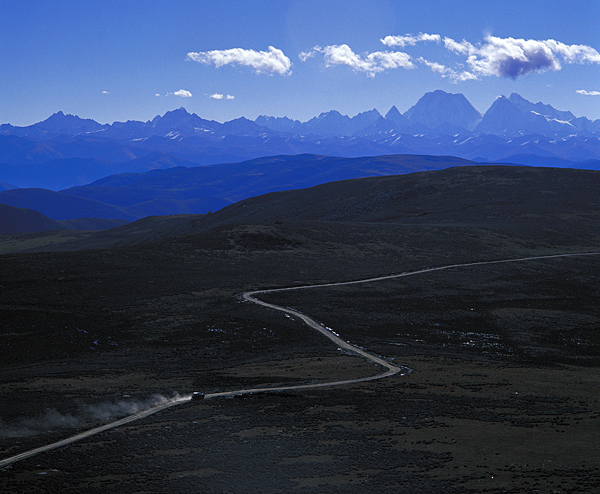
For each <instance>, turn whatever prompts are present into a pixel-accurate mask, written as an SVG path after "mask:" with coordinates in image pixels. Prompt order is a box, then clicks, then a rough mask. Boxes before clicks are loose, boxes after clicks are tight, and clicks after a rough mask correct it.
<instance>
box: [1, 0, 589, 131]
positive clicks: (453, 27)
mask: <svg viewBox="0 0 600 494" xmlns="http://www.w3.org/2000/svg"><path fill="white" fill-rule="evenodd" d="M0 9H1V10H0V12H1V13H2V15H1V16H0V67H2V75H1V76H0V94H1V95H2V96H1V99H0V102H1V105H0V123H7V122H8V123H12V124H14V125H29V124H32V123H34V122H37V121H40V120H43V119H45V118H47V117H48V116H49V115H51V114H52V113H54V112H57V111H59V110H62V111H64V112H65V113H72V114H77V115H79V116H81V117H85V118H93V119H95V120H97V121H99V122H101V123H107V122H108V123H112V122H113V121H116V120H128V119H135V120H148V119H151V118H153V117H154V116H155V115H157V114H163V113H165V112H166V111H168V110H171V109H174V108H179V107H180V106H184V107H185V108H186V109H187V110H188V111H190V112H195V113H197V114H198V115H200V116H201V117H203V118H207V119H214V120H218V121H221V122H222V121H226V120H231V119H233V118H237V117H240V116H246V117H248V118H251V119H254V118H256V117H257V116H258V115H261V114H266V115H274V116H283V115H286V116H289V117H292V118H296V119H300V120H308V119H309V118H311V117H313V116H315V115H318V114H319V113H321V112H324V111H329V110H332V109H335V110H338V111H340V112H341V113H344V114H348V115H351V116H352V115H355V114H356V113H359V112H361V111H365V110H369V109H372V108H377V109H378V110H379V111H380V112H382V113H385V112H387V111H388V110H389V108H390V107H391V106H392V105H396V106H397V107H398V109H399V110H400V111H402V112H403V111H405V110H407V109H408V108H409V107H410V106H412V105H413V104H414V103H415V102H416V101H417V100H418V98H420V97H421V96H422V95H423V94H424V93H425V92H427V91H433V90H436V89H443V90H445V91H448V92H452V93H458V92H460V93H463V94H464V95H465V96H466V97H467V98H468V99H469V101H471V103H472V104H473V105H474V106H475V107H476V108H477V109H478V110H479V111H482V112H483V111H485V110H486V109H487V108H488V107H489V105H491V103H492V102H493V101H494V99H495V98H496V97H497V96H498V95H500V94H504V95H506V96H508V95H509V94H510V93H512V92H517V93H519V94H521V95H522V96H523V97H525V98H527V99H529V100H531V101H534V102H537V101H543V102H544V103H548V104H551V105H552V106H554V107H556V108H558V109H561V110H571V111H572V112H573V113H574V114H575V115H576V116H587V117H589V118H592V119H597V118H600V54H599V53H598V52H599V51H600V29H599V28H598V27H599V26H600V2H598V1H597V0H587V1H586V0H582V1H578V0H573V1H571V2H565V1H553V0H546V1H535V2H528V1H526V0H520V1H502V2H496V1H484V0H479V1H460V0H455V1H453V2H448V1H427V0H421V1H418V2H417V1H410V2H409V1H379V0H371V1H369V2H366V1H364V2H363V1H361V2H359V1H341V0H339V1H338V0H331V1H328V0H318V1H317V0H293V1H266V0H265V1H260V0H258V1H241V0H238V1H228V0H225V1H224V0H220V1H218V2H217V1H201V0H196V1H194V0H187V1H175V0H171V1H153V0H127V1H118V0H103V1H91V0H77V1H61V0H55V1H52V2H46V1H42V0H39V1H30V0H2V1H1V2H0ZM269 47H272V48H269ZM234 49H237V50H234ZM232 50H233V51H232ZM578 91H579V92H578ZM595 93H598V94H595Z"/></svg>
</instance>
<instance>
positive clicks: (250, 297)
mask: <svg viewBox="0 0 600 494" xmlns="http://www.w3.org/2000/svg"><path fill="white" fill-rule="evenodd" d="M594 255H600V252H584V253H575V254H552V255H546V256H528V257H519V258H514V259H500V260H495V261H478V262H470V263H460V264H448V265H445V266H438V267H432V268H426V269H420V270H418V271H410V272H406V273H400V274H391V275H385V276H378V277H375V278H366V279H362V280H354V281H343V282H337V283H322V284H319V285H302V286H294V287H289V288H274V289H267V290H254V291H249V292H244V293H243V295H242V296H243V297H244V299H245V300H247V301H249V302H253V303H255V304H258V305H261V306H263V307H267V308H269V309H274V310H278V311H280V312H284V313H286V314H289V315H292V316H294V317H298V318H300V319H301V320H302V321H304V323H305V324H306V325H307V326H309V327H310V328H312V329H315V330H317V331H319V332H320V333H321V334H323V335H324V336H325V337H327V338H329V339H330V340H331V341H332V342H333V343H335V344H336V345H337V346H338V347H339V348H343V349H344V350H346V351H350V352H353V353H356V354H358V355H361V356H362V357H364V358H366V359H367V360H369V361H370V362H373V363H374V364H377V365H380V366H382V367H384V368H385V369H386V370H385V371H384V372H383V373H380V374H376V375H373V376H369V377H362V378H357V379H346V380H342V381H329V382H321V383H315V384H299V385H295V386H280V387H270V388H269V387H266V388H247V389H238V390H234V391H221V392H217V393H207V394H206V395H205V399H210V398H217V397H224V396H234V395H242V394H251V393H264V392H274V391H292V390H301V389H312V388H323V387H331V386H341V385H346V384H356V383H361V382H366V381H373V380H376V379H383V378H386V377H390V376H393V375H395V374H398V373H403V374H406V373H408V372H410V371H411V369H409V368H408V367H402V366H400V367H399V366H396V365H394V364H391V363H390V362H387V361H386V360H384V359H382V358H381V357H378V356H376V355H372V354H370V353H369V352H367V351H365V350H363V349H362V348H358V347H356V346H354V345H352V344H350V343H348V342H346V341H344V340H343V339H342V338H340V337H339V336H338V335H337V334H336V333H334V332H333V331H332V330H331V329H329V328H326V327H325V326H323V325H322V324H320V323H318V322H316V321H315V320H314V319H312V318H310V317H308V316H307V315H305V314H302V313H301V312H298V311H296V310H294V309H289V308H285V307H280V306H278V305H275V304H270V303H268V302H263V301H262V300H260V299H258V298H256V296H257V295H260V294H267V293H275V292H283V291H292V290H306V289H309V288H322V287H334V286H345V285H357V284H360V283H371V282H377V281H383V280H391V279H395V278H403V277H406V276H414V275H418V274H424V273H431V272H434V271H442V270H446V269H453V268H461V267H472V266H484V265H490V264H502V263H510V262H524V261H537V260H543V259H555V258H563V257H578V256H594ZM191 399H192V395H191V394H189V395H185V396H180V397H177V398H173V399H171V400H168V401H166V402H164V403H160V404H159V405H156V406H153V407H151V408H148V409H147V410H143V411H141V412H138V413H135V414H132V415H128V416H127V417H124V418H122V419H119V420H116V421H114V422H111V423H109V424H105V425H102V426H100V427H96V428H94V429H89V430H87V431H84V432H81V433H79V434H76V435H74V436H71V437H68V438H66V439H63V440H61V441H57V442H55V443H52V444H47V445H45V446H41V447H39V448H35V449H32V450H29V451H25V452H23V453H20V454H18V455H15V456H11V457H10V458H6V459H4V460H0V468H4V467H7V466H9V465H11V464H13V463H16V462H18V461H21V460H24V459H26V458H30V457H32V456H35V455H38V454H40V453H45V452H48V451H51V450H53V449H56V448H60V447H62V446H66V445H68V444H72V443H74V442H76V441H79V440H81V439H85V438H87V437H90V436H93V435H95V434H99V433H101V432H104V431H107V430H110V429H114V428H116V427H120V426H122V425H125V424H128V423H131V422H134V421H136V420H140V419H143V418H146V417H148V416H150V415H153V414H155V413H157V412H161V411H163V410H167V409H169V408H171V407H174V406H177V405H181V404H183V403H187V402H189V401H190V400H191Z"/></svg>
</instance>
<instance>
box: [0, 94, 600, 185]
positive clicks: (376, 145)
mask: <svg viewBox="0 0 600 494" xmlns="http://www.w3.org/2000/svg"><path fill="white" fill-rule="evenodd" d="M306 153H309V154H319V155H330V156H342V157H359V156H376V155H389V154H428V155H438V156H457V157H461V158H465V159H470V160H475V161H479V162H482V161H487V162H511V163H518V164H526V165H545V166H573V167H584V168H585V167H590V166H592V167H593V166H595V165H590V164H585V163H584V164H581V163H580V162H585V161H588V160H598V159H600V120H595V121H591V120H589V119H587V118H585V117H579V118H577V117H575V116H574V115H573V114H572V113H571V112H568V111H561V110H556V109H554V108H553V107H552V106H550V105H546V104H543V103H532V102H529V101H527V100H526V99H524V98H522V97H521V96H519V95H518V94H511V95H510V96H509V97H508V98H506V97H504V96H501V97H499V98H497V99H496V101H495V102H494V103H493V104H492V105H491V107H490V108H489V109H488V110H487V111H486V112H485V113H484V114H480V113H479V112H478V111H477V110H476V109H475V108H474V107H473V106H472V105H471V104H470V103H469V101H468V100H467V99H466V98H465V97H464V96H463V95H462V94H449V93H446V92H444V91H434V92H431V93H426V94H425V95H424V96H423V97H422V98H421V99H420V100H419V101H418V102H417V103H416V104H415V105H414V106H412V107H411V108H409V109H408V110H407V111H406V112H405V113H404V114H402V113H400V112H399V111H398V109H397V108H396V107H395V106H394V107H392V108H391V109H390V110H389V111H388V112H387V113H386V114H385V116H383V115H382V114H381V113H379V111H377V110H376V109H373V110H370V111H366V112H363V113H360V114H358V115H355V116H353V117H348V116H346V115H342V114H340V113H339V112H337V111H329V112H326V113H322V114H320V115H319V116H317V117H314V118H312V119H310V120H308V121H306V122H300V121H298V120H292V119H290V118H287V117H272V116H264V115H263V116H259V117H258V118H257V119H256V120H255V121H251V120H248V119H246V118H243V117H242V118H238V119H235V120H231V121H229V122H225V123H219V122H216V121H213V120H206V119H203V118H201V117H199V116H198V115H196V114H194V113H188V112H187V111H186V110H185V109H184V108H179V109H177V110H173V111H169V112H167V113H165V114H164V115H162V116H156V117H155V118H153V119H152V120H149V121H147V122H139V121H127V122H114V123H113V124H110V125H109V124H105V125H102V124H100V123H98V122H95V121H94V120H91V119H82V118H79V117H77V116H74V115H65V114H64V113H62V112H58V113H55V114H54V115H52V116H50V117H49V118H48V119H46V120H44V121H43V122H39V123H36V124H33V125H30V126H26V127H16V126H13V125H10V124H3V125H0V182H3V183H4V184H3V188H7V184H12V185H8V187H11V186H14V187H43V188H48V189H52V190H60V189H63V188H66V187H69V186H73V185H84V184H87V183H90V182H91V181H94V180H97V179H100V178H103V177H105V176H107V175H111V174H115V173H129V172H144V171H148V170H153V169H164V168H170V167H173V166H198V165H208V164H216V163H228V162H230V163H232V162H240V161H243V160H248V159H253V158H258V157H263V156H276V155H296V154H306Z"/></svg>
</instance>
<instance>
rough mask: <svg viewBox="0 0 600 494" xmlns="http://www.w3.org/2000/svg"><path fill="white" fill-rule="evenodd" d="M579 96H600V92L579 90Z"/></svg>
mask: <svg viewBox="0 0 600 494" xmlns="http://www.w3.org/2000/svg"><path fill="white" fill-rule="evenodd" d="M577 94H583V95H584V96H600V91H586V90H585V89H578V90H577Z"/></svg>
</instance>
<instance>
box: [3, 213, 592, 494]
mask: <svg viewBox="0 0 600 494" xmlns="http://www.w3.org/2000/svg"><path fill="white" fill-rule="evenodd" d="M572 219H573V220H572V221H571V220H569V221H566V222H565V223H561V222H560V221H558V220H556V221H555V220H552V221H550V222H548V223H547V224H543V222H541V220H540V218H539V217H535V218H533V219H532V220H531V221H530V222H529V223H528V222H527V220H526V218H525V219H523V218H521V220H520V221H519V222H505V223H503V224H498V225H499V226H498V225H496V226H495V227H494V226H493V225H492V226H490V225H487V226H486V225H485V224H483V223H479V224H468V223H465V222H462V223H460V224H458V223H456V222H454V223H452V222H446V223H439V224H434V223H433V222H430V224H426V225H418V224H414V222H413V224H408V223H407V224H392V223H390V224H387V223H378V224H371V223H361V222H355V223H349V222H346V223H343V222H322V221H299V222H292V221H287V220H285V221H283V222H276V223H275V222H273V223H268V224H262V225H229V226H228V225H224V226H221V227H218V228H216V229H213V230H210V232H205V233H199V234H194V235H191V236H178V237H175V238H171V239H163V240H161V241H158V242H155V243H148V244H143V245H139V246H132V247H124V248H112V249H106V250H96V251H91V250H90V251H80V252H69V253H60V252H56V253H38V254H13V255H5V256H2V257H0V285H1V286H0V362H1V364H0V369H1V375H2V379H1V380H0V404H1V405H0V418H1V421H2V422H1V423H0V457H2V458H5V457H8V456H11V455H14V454H17V453H19V452H21V451H25V450H28V449H30V448H33V447H37V446H40V445H43V444H47V443H49V442H52V441H56V440H59V439H62V438H64V437H66V436H69V435H72V434H74V433H75V432H77V431H79V430H85V429H87V428H90V427H93V426H96V425H99V424H101V423H104V422H106V421H108V420H112V419H113V418H114V417H117V416H122V415H123V414H124V413H126V412H128V411H129V412H130V411H132V410H134V409H138V408H140V407H143V406H144V404H146V403H147V402H148V401H149V400H150V401H152V400H156V399H157V398H152V396H153V395H155V394H161V395H164V396H166V397H170V396H172V395H173V393H175V392H179V393H189V392H192V391H198V390H199V391H205V392H211V391H225V390H234V389H239V388H243V387H250V386H252V385H260V386H263V385H277V384H296V383H309V382H318V381H323V380H331V379H341V378H351V377H359V376H366V375H372V374H374V373H376V372H377V371H378V369H376V368H375V367H374V366H373V365H371V364H368V363H366V362H365V361H364V360H362V359H361V358H359V357H356V356H351V355H346V354H344V353H342V352H340V351H338V350H337V349H336V348H335V346H333V345H331V343H330V342H329V341H328V340H326V339H325V338H323V337H322V336H320V335H318V334H315V333H314V332H312V331H311V330H309V329H307V328H306V327H305V326H303V325H301V324H300V322H299V321H295V320H293V319H292V318H288V317H286V316H285V315H283V314H280V313H276V312H274V311H273V312H271V311H269V310H267V309H264V308H262V307H258V306H255V305H252V304H250V303H248V302H243V301H242V299H241V297H240V293H241V292H242V291H244V290H248V289H257V288H267V287H278V286H293V285H295V284H298V283H322V282H327V281H343V280H351V279H361V278H367V277H372V276H377V275H382V274H388V273H401V272H406V271H411V270H416V269H422V268H426V267H432V266H441V265H446V264H452V263H456V262H472V261H479V260H492V259H503V258H516V257H523V256H526V255H548V254H554V253H566V252H589V251H595V250H600V249H599V248H598V247H597V246H598V245H600V227H599V226H597V225H598V223H597V222H595V221H588V220H586V219H585V218H583V217H579V216H577V217H575V216H573V218H572ZM32 241H33V240H32ZM28 242H29V240H28ZM598 279H600V256H587V257H577V258H568V259H567V258H565V259H554V260H541V261H532V262H527V263H525V262H522V263H510V264H497V265H490V266H478V267H470V268H458V269H454V270H447V271H440V272H437V273H428V274H423V275H418V276H414V277H407V278H401V279H397V280H392V281H385V282H378V283H373V284H365V285H354V286H348V287H338V288H318V289H313V290H303V291H296V292H286V293H280V294H269V295H265V296H264V297H263V298H264V299H267V300H269V301H272V302H275V303H278V304H280V305H284V306H292V307H295V308H297V309H299V310H301V311H303V312H305V313H307V314H310V315H311V316H313V317H314V318H315V319H317V320H319V321H321V322H323V323H324V324H325V325H327V326H329V327H331V328H332V329H334V330H335V331H336V332H337V333H339V334H340V335H341V336H342V337H344V338H345V339H347V340H349V341H351V342H353V343H355V344H357V345H360V346H363V347H365V348H367V349H369V350H370V351H372V352H374V353H376V354H379V355H382V356H384V357H386V358H388V359H393V361H394V362H396V363H398V364H402V365H406V366H408V367H410V368H412V369H413V372H412V373H410V374H409V375H406V376H394V377H392V378H389V379H384V380H381V381H374V382H369V383H363V384H357V385H352V386H345V387H338V388H330V389H321V390H310V391H303V392H293V393H272V394H265V395H255V396H252V395H250V396H243V397H242V396H239V397H234V398H229V399H225V398H215V399H211V400H205V401H194V402H189V403H187V404H185V405H181V406H178V407H175V408H172V409H170V410H168V411H165V412H161V413H158V414H156V415H153V416H151V417H149V418H147V419H145V420H143V421H139V422H134V423H131V424H129V425H128V426H125V427H121V428H118V429H115V430H112V431H110V432H106V433H104V434H100V435H97V436H94V437H92V438H89V439H86V440H84V441H81V442H79V443H76V444H73V445H71V446H68V447H65V448H62V449H58V450H55V451H53V452H50V453H47V454H43V455H39V456H36V457H33V458H30V459H27V460H24V461H22V462H19V463H16V464H14V465H12V466H11V467H8V468H6V469H3V470H0V491H2V492H28V493H34V492H65V493H69V492H73V493H80V492H86V493H87V492H89V493H104V492H124V493H128V492H140V493H141V492H164V493H178V492H181V493H184V492H185V493H187V492H203V493H271V492H273V493H277V492H281V493H290V492H298V493H329V492H356V493H365V492H377V493H379V492H382V493H383V492H389V493H431V492H434V493H475V492H477V493H479V492H488V493H501V492H511V493H522V492H541V493H546V492H549V493H555V492H561V493H566V492H570V493H586V492H588V493H594V492H598V485H600V455H599V454H598V444H599V443H600V431H599V429H598V427H597V424H598V419H599V417H600V403H599V402H598V400H599V394H598V385H599V383H600V332H599V327H600V310H599V307H600V288H599V285H598Z"/></svg>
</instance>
